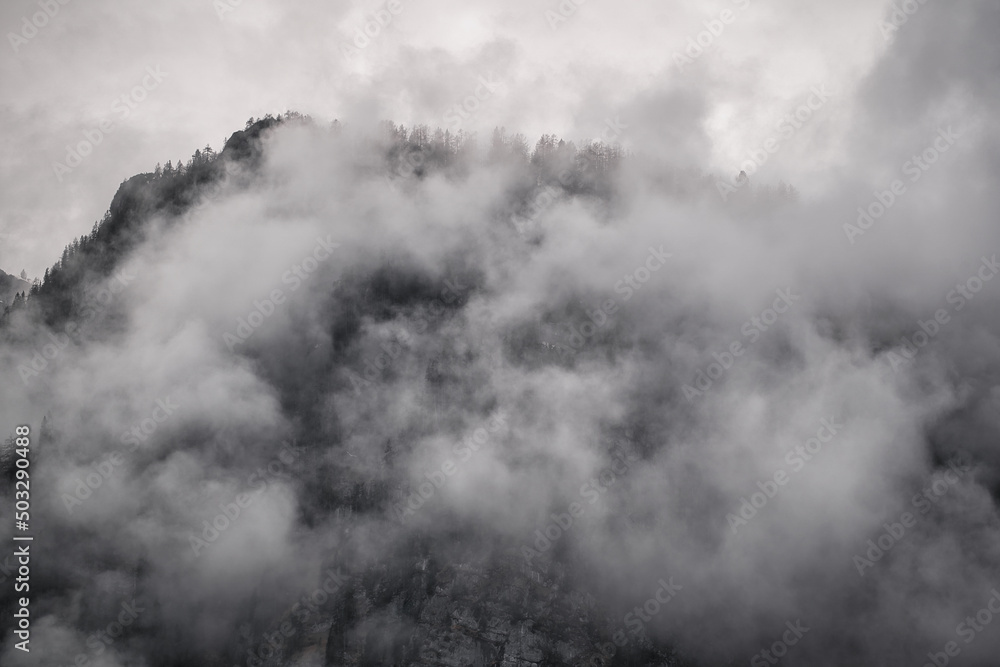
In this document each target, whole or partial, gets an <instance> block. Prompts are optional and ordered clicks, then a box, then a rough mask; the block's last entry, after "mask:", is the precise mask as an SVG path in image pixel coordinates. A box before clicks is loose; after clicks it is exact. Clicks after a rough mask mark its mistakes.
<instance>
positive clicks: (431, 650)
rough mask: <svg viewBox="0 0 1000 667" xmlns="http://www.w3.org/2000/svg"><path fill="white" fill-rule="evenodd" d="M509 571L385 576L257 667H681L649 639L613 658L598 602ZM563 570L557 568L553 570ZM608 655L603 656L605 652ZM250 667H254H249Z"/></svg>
mask: <svg viewBox="0 0 1000 667" xmlns="http://www.w3.org/2000/svg"><path fill="white" fill-rule="evenodd" d="M516 558H517V557H516V556H515V557H510V556H505V557H504V558H503V560H504V563H501V564H498V563H497V562H496V559H493V561H492V562H491V561H490V560H487V559H483V560H481V561H479V562H477V563H475V564H472V563H462V564H448V565H445V566H438V565H437V564H436V563H435V561H434V559H432V558H424V559H421V560H420V561H419V562H416V563H414V564H413V566H412V569H411V571H410V573H409V574H408V575H403V573H402V572H398V571H397V572H391V571H388V570H383V571H382V572H379V573H374V572H373V573H369V574H366V575H365V576H363V577H360V578H355V579H353V580H352V581H351V582H350V584H348V585H346V586H344V588H343V590H342V591H341V594H340V595H338V596H333V598H335V599H331V600H330V601H329V603H328V604H325V605H324V606H323V609H322V610H321V611H320V612H319V614H317V620H316V621H315V622H310V623H305V624H295V631H294V634H293V636H292V640H291V641H290V642H289V643H288V644H286V645H284V646H282V647H281V648H280V650H279V651H277V652H276V653H275V654H273V655H270V656H269V657H268V658H267V659H265V660H263V661H262V662H254V663H253V664H255V665H262V666H266V667H277V666H279V665H293V666H295V667H324V666H327V665H329V666H340V665H344V666H347V665H351V666H354V665H357V666H359V667H360V666H375V665H398V666H401V667H402V666H408V667H417V666H421V667H423V666H426V667H431V666H435V667H561V666H567V667H569V666H574V667H575V666H578V665H595V666H599V665H631V666H639V665H648V666H650V667H652V666H654V665H656V666H666V665H681V664H682V663H681V662H680V661H679V660H678V659H677V658H675V657H673V656H672V654H671V652H670V651H667V650H656V649H655V648H654V647H653V646H652V644H651V643H650V641H649V640H648V639H647V638H646V637H644V636H640V637H630V642H629V646H628V647H626V648H623V649H619V648H617V647H615V649H614V650H613V651H612V650H611V649H610V647H611V646H613V644H611V643H610V637H611V634H612V633H613V632H614V631H615V630H620V629H621V623H620V621H619V623H618V627H617V628H616V627H615V625H614V624H613V623H612V622H611V621H610V619H600V618H596V617H595V614H596V611H597V605H596V600H595V599H594V598H593V597H592V596H590V595H589V594H586V593H580V592H574V591H572V590H569V589H567V588H566V586H565V584H566V583H567V582H566V577H565V575H564V574H563V573H554V574H553V576H552V578H548V577H547V576H546V575H545V574H543V573H542V572H539V571H536V570H533V569H532V568H530V567H528V566H526V565H523V564H521V563H518V562H517V561H516ZM553 569H554V570H555V569H556V568H553ZM602 647H603V648H604V650H605V651H609V653H607V654H605V655H603V656H602V653H601V648H602ZM248 664H249V663H248Z"/></svg>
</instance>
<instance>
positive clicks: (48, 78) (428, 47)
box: [0, 0, 889, 276]
mask: <svg viewBox="0 0 1000 667" xmlns="http://www.w3.org/2000/svg"><path fill="white" fill-rule="evenodd" d="M887 5H888V3H887V2H876V1H873V0H847V1H845V2H838V3H824V2H808V3H803V2H798V1H794V2H793V1H788V0H779V1H776V2H768V3H764V2H759V1H758V0H749V1H748V0H735V1H729V0H725V1H723V0H720V1H717V2H694V1H693V0H682V1H679V2H670V3H662V2H654V1H652V0H648V1H645V0H641V1H640V0H633V1H630V2H628V3H612V2H607V1H605V0H589V1H588V2H584V3H583V4H582V5H580V6H579V7H578V8H576V9H575V11H573V12H572V13H569V12H565V13H567V14H569V15H568V16H562V15H559V16H558V19H557V18H555V16H556V14H547V13H546V12H550V11H552V12H557V13H558V12H559V11H560V10H559V5H558V3H556V2H549V1H544V2H533V1H529V0H514V1H511V0H504V1H502V2H501V1H499V0H481V1H478V2H475V3H461V4H456V3H452V2H444V1H442V0H416V1H411V0H399V5H394V6H393V8H394V9H396V13H395V14H392V15H391V22H390V23H389V24H388V25H387V26H386V27H384V28H380V29H379V30H378V32H377V34H376V36H375V37H374V38H371V39H370V43H368V44H365V42H364V41H363V40H362V39H361V38H359V37H358V30H360V29H363V28H364V26H365V23H366V22H367V21H370V20H372V17H373V16H374V15H375V13H376V12H378V11H379V10H383V11H384V10H385V8H386V5H385V3H381V2H376V1H370V2H369V1H360V0H358V1H356V2H348V1H345V0H339V1H333V2H315V1H305V0H292V1H290V2H274V1H270V0H244V1H243V2H242V3H240V4H239V6H232V5H229V4H225V5H223V4H222V0H220V1H219V2H215V3H214V4H213V2H212V1H210V0H178V1H176V2H170V3H125V2H120V1H115V0H93V1H91V2H80V1H78V0H70V1H69V2H68V3H66V4H65V5H57V6H58V11H57V12H56V13H55V15H54V16H52V17H51V18H49V19H47V20H43V19H44V18H45V17H41V16H36V17H35V19H36V20H35V22H36V23H39V24H43V25H42V27H41V28H38V29H37V31H34V30H33V28H26V27H25V17H27V20H28V21H31V18H32V17H33V16H34V15H35V14H36V13H37V12H39V11H41V6H40V5H39V4H38V3H37V2H30V1H28V0H10V1H9V2H4V3H2V5H0V26H2V27H3V31H4V34H5V38H4V45H3V47H2V49H0V52H2V55H0V79H2V81H3V87H2V90H3V93H2V94H3V100H2V103H0V122H2V125H3V128H4V131H3V140H2V141H3V143H2V148H0V151H2V154H0V169H2V179H0V188H2V189H0V200H2V205H0V268H3V269H4V270H6V271H8V272H19V271H20V270H21V268H26V269H27V270H28V272H29V274H31V275H32V276H36V275H40V274H41V273H42V272H43V271H44V268H45V267H46V266H49V265H51V264H52V263H53V262H54V261H55V260H56V259H57V258H58V255H59V253H60V252H61V250H62V247H63V246H64V245H65V244H66V243H68V242H69V241H70V240H71V239H72V238H73V237H75V236H78V235H80V234H83V233H87V232H89V230H90V228H91V226H92V225H93V223H94V222H95V221H96V220H98V219H99V218H100V217H101V216H102V215H103V213H104V211H105V210H106V209H107V206H108V204H109V203H110V200H111V197H112V195H113V194H114V192H115V190H116V189H117V187H118V185H119V184H120V183H121V181H122V180H124V179H126V178H127V177H129V176H131V175H133V174H136V173H139V172H142V171H148V170H151V169H152V168H153V167H154V165H155V164H156V163H157V162H166V161H167V160H168V159H171V160H174V161H176V160H177V159H179V158H184V159H185V160H186V159H187V158H189V157H190V155H191V153H192V152H193V151H194V150H195V149H196V148H199V147H202V146H204V145H205V144H211V145H212V146H213V148H215V149H218V148H220V147H221V145H222V142H223V140H224V139H225V138H226V137H228V136H229V134H231V133H232V132H233V131H235V130H238V129H241V128H242V127H243V124H244V122H245V121H246V119H247V118H248V117H250V116H261V115H263V114H265V113H268V112H281V111H284V110H287V109H292V110H298V111H301V112H303V113H308V114H311V115H313V116H314V117H316V118H317V119H321V120H324V121H327V120H332V119H333V118H339V119H341V120H342V121H346V122H353V123H355V124H365V123H368V122H369V121H372V120H377V119H381V118H386V119H392V120H394V121H396V122H397V123H405V124H407V125H410V124H413V123H428V124H430V125H432V126H433V125H440V126H443V127H448V125H449V120H450V119H451V118H453V117H452V116H449V117H448V118H449V119H448V120H446V114H447V113H448V111H449V109H450V108H452V107H453V106H454V105H455V104H461V103H462V101H463V100H464V99H465V98H467V97H468V96H469V95H472V94H474V93H475V91H476V89H477V87H479V77H485V78H486V79H487V80H489V81H490V82H492V83H494V84H498V87H496V88H495V89H494V91H493V92H492V93H490V94H489V95H487V96H486V97H487V99H485V100H484V101H483V102H482V104H481V105H480V108H479V109H478V110H477V111H476V112H475V113H474V114H471V117H470V118H468V119H465V120H463V122H462V129H465V130H477V129H478V130H480V137H481V138H488V134H487V135H486V136H485V137H484V135H483V132H487V133H488V132H489V130H491V129H492V128H493V126H495V125H504V126H506V127H508V128H510V129H513V130H519V131H522V132H524V133H525V134H526V135H527V136H528V139H529V142H530V143H532V144H533V143H534V141H535V140H536V139H537V137H538V136H539V135H540V134H541V133H543V132H553V133H556V134H558V135H560V136H561V137H566V138H569V139H575V140H577V141H579V140H580V139H589V138H595V137H599V136H601V135H602V133H603V132H604V131H605V129H606V128H607V121H608V120H610V121H612V122H617V123H618V124H619V126H625V127H624V130H623V131H622V132H621V133H620V134H619V136H618V137H617V140H619V141H621V142H622V143H624V144H626V145H627V146H629V147H630V148H632V149H633V150H635V149H637V148H642V149H646V150H650V149H661V150H662V152H664V153H670V152H676V156H675V157H676V158H677V159H678V161H679V162H687V163H689V164H694V165H695V166H699V167H702V168H704V169H706V170H713V171H717V172H719V173H725V174H729V172H731V171H733V169H734V166H735V165H737V164H738V163H739V162H740V161H741V160H743V159H745V155H746V153H747V152H748V151H749V150H751V149H754V148H757V147H759V146H760V145H761V143H762V142H763V141H764V140H765V139H767V138H768V137H770V136H773V135H775V125H776V124H777V123H778V122H779V121H780V120H781V118H782V117H783V116H785V115H786V114H788V113H790V112H793V111H794V110H795V108H797V106H798V105H800V104H802V103H804V102H805V101H806V100H807V99H808V98H809V96H810V94H811V93H810V90H811V88H812V87H813V86H820V85H824V86H826V89H827V90H829V91H833V93H834V94H833V95H832V96H831V97H830V99H829V100H828V101H827V102H825V103H824V104H823V106H822V109H821V110H820V111H819V112H817V119H816V121H817V122H813V123H811V124H810V126H809V127H808V128H806V129H805V130H804V131H803V132H801V133H800V136H797V137H796V138H795V142H794V146H791V147H788V148H786V149H785V150H783V151H781V152H780V153H779V155H778V156H777V159H775V160H773V161H772V162H771V164H770V165H769V166H768V171H769V173H768V175H767V178H768V180H777V179H779V178H784V179H786V180H791V181H793V182H794V183H795V184H796V185H797V186H799V187H800V189H804V190H806V191H808V190H809V188H810V187H813V186H816V187H821V186H822V182H823V177H822V176H821V174H822V172H823V170H824V169H827V168H828V167H829V166H830V165H831V164H834V163H838V162H842V161H843V159H844V158H843V155H842V154H841V153H842V150H840V149H838V146H841V145H842V144H841V142H840V141H838V137H840V136H841V134H842V133H843V132H844V131H846V129H847V128H849V127H850V126H851V123H852V114H853V113H854V109H855V104H854V102H855V99H856V96H857V90H858V87H859V85H860V83H861V82H862V81H863V80H864V77H865V76H867V75H868V73H869V72H870V71H871V70H872V68H873V67H874V66H875V65H876V64H877V63H878V62H879V60H880V59H881V58H883V57H884V56H885V54H886V53H887V49H888V46H889V44H888V42H887V40H886V39H885V38H884V37H883V35H882V33H881V32H880V30H879V25H878V23H879V20H880V19H881V17H882V16H883V15H884V13H885V8H886V6H887ZM566 6H567V7H570V6H573V5H571V4H569V3H568V2H567V5H566ZM723 10H728V11H730V12H732V14H731V15H727V18H729V19H730V22H729V23H727V24H721V23H716V24H714V26H713V25H711V24H710V25H709V26H706V25H705V24H704V22H706V21H709V22H711V21H714V20H718V19H720V15H721V13H722V11H723ZM720 25H722V26H723V28H724V29H723V30H721V31H719V30H718V28H719V26H720ZM706 27H715V29H716V32H719V33H720V34H718V36H712V39H711V41H710V43H709V45H708V47H707V48H706V49H705V53H704V54H703V55H701V56H700V57H697V58H696V59H694V60H693V62H692V63H691V64H690V65H688V66H687V67H684V68H683V69H682V68H681V67H679V66H678V64H677V62H676V61H675V57H674V56H675V54H681V53H683V52H684V50H685V48H686V47H687V46H688V40H689V39H691V38H694V39H696V38H697V36H698V33H699V32H701V31H704V30H706ZM369 31H370V32H376V31H375V30H374V24H373V25H372V26H370V27H369ZM12 35H18V36H19V37H17V38H14V37H12ZM28 35H33V36H31V37H30V38H24V37H25V36H28ZM707 35H708V33H706V34H705V36H703V41H705V42H708V41H709V40H707V39H705V37H707ZM22 38H24V39H22ZM357 44H362V45H364V48H361V49H358V48H356V46H357ZM147 68H152V70H154V71H156V70H157V69H158V71H159V72H161V75H160V76H159V77H158V79H159V80H157V79H154V78H150V77H149V76H148V74H147V72H148V70H147ZM144 80H145V82H146V83H147V84H148V86H147V87H149V88H151V89H150V90H148V91H139V92H137V93H136V97H138V98H144V99H142V100H141V101H137V100H136V99H132V100H131V102H130V101H129V100H128V99H126V100H125V101H124V102H123V101H121V98H122V96H126V98H128V97H130V96H132V94H133V93H132V91H133V90H134V89H135V87H136V86H142V84H143V82H144ZM485 90H486V89H485V88H481V89H480V91H481V92H484V91H485ZM679 100H680V101H679ZM116 101H117V102H116ZM820 116H821V118H820ZM616 119H617V121H616ZM102 121H104V122H105V127H107V122H111V123H113V125H112V131H111V132H110V133H108V134H106V135H105V136H103V137H102V140H101V143H100V144H99V145H98V146H96V148H95V150H94V151H93V152H92V154H90V155H89V156H86V157H85V158H84V159H83V160H82V162H81V164H80V165H79V166H77V167H75V168H72V169H71V170H70V171H69V172H64V171H62V170H57V168H56V167H55V164H56V163H63V164H66V160H67V146H76V145H77V144H78V143H79V142H81V141H83V140H84V139H85V136H86V135H85V133H86V132H88V131H89V132H91V133H92V136H93V133H94V132H95V131H98V130H99V128H100V125H101V123H102ZM453 129H454V128H453ZM57 171H62V173H57ZM737 171H738V169H737Z"/></svg>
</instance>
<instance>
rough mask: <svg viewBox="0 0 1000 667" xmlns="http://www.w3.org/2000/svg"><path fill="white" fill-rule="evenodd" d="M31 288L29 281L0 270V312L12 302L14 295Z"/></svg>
mask: <svg viewBox="0 0 1000 667" xmlns="http://www.w3.org/2000/svg"><path fill="white" fill-rule="evenodd" d="M29 290H31V283H29V282H28V281H27V280H22V279H21V278H18V277H17V276H15V275H11V274H8V273H4V272H3V271H0V312H3V309H4V307H6V306H9V305H10V304H12V303H13V302H14V295H15V294H18V293H19V292H24V293H25V294H27V293H28V291H29Z"/></svg>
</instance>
